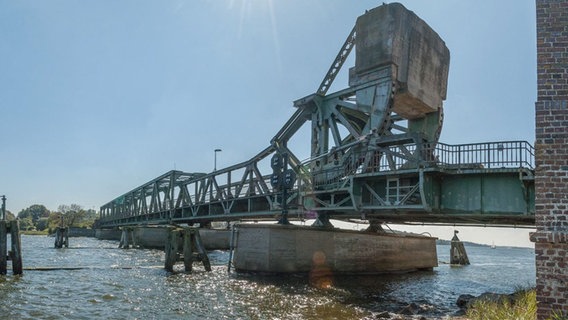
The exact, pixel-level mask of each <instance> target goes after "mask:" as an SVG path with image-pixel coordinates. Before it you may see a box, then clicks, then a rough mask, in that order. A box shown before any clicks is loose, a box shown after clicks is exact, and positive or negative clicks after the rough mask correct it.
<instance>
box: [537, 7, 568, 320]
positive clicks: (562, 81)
mask: <svg viewBox="0 0 568 320" xmlns="http://www.w3.org/2000/svg"><path fill="white" fill-rule="evenodd" d="M536 17H537V21H536V22H537V54H538V61H537V75H538V98H537V99H538V100H537V102H536V104H535V110H536V145H535V147H536V155H535V158H536V159H535V161H536V172H535V188H536V196H535V209H536V232H535V233H533V234H532V235H531V241H533V242H534V243H535V254H536V295H537V302H538V311H537V318H538V319H548V318H550V317H551V316H552V315H558V314H560V315H562V316H568V290H566V287H567V286H568V274H567V273H566V267H567V266H568V261H567V260H568V258H567V257H566V252H568V198H567V197H566V190H568V124H567V122H568V76H567V74H568V40H567V39H568V28H566V24H567V21H568V1H566V0H536ZM562 316H561V317H562Z"/></svg>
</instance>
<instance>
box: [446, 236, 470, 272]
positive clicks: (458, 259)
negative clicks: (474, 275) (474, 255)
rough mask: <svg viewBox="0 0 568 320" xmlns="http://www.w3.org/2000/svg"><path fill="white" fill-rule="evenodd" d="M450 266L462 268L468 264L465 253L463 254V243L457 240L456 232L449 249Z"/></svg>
mask: <svg viewBox="0 0 568 320" xmlns="http://www.w3.org/2000/svg"><path fill="white" fill-rule="evenodd" d="M450 264H454V265H462V266H463V265H468V264H469V258H468V257H467V252H465V247H464V245H463V242H461V241H460V239H459V238H458V231H457V230H455V231H454V237H453V238H452V244H451V247H450Z"/></svg>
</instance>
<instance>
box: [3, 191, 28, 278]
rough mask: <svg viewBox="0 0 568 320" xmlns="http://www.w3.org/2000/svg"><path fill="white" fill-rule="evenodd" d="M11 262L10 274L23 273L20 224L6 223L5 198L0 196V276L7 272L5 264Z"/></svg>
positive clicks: (14, 222)
mask: <svg viewBox="0 0 568 320" xmlns="http://www.w3.org/2000/svg"><path fill="white" fill-rule="evenodd" d="M8 233H10V237H11V241H10V242H11V244H12V245H11V250H10V252H9V253H8ZM8 259H9V260H12V273H13V274H14V275H20V274H22V273H23V266H22V241H21V239H20V224H19V222H18V221H17V220H14V221H6V196H2V212H0V275H5V274H6V273H7V271H8V266H7V262H8Z"/></svg>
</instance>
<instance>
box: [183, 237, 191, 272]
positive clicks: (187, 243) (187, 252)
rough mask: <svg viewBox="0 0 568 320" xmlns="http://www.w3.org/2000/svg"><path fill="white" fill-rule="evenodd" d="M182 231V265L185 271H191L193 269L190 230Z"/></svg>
mask: <svg viewBox="0 0 568 320" xmlns="http://www.w3.org/2000/svg"><path fill="white" fill-rule="evenodd" d="M185 231H186V232H184V233H183V265H184V267H185V272H191V271H192V269H193V241H191V240H192V239H191V238H192V234H191V232H187V231H188V229H186V230H185Z"/></svg>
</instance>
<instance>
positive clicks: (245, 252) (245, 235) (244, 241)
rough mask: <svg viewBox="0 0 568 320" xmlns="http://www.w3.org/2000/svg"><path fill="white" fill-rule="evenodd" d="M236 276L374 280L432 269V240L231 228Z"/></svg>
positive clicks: (384, 234) (400, 235) (261, 227)
mask: <svg viewBox="0 0 568 320" xmlns="http://www.w3.org/2000/svg"><path fill="white" fill-rule="evenodd" d="M235 228H236V234H235V239H234V243H235V249H234V258H233V265H234V267H235V270H237V271H238V272H239V271H240V272H267V273H314V272H315V271H317V272H323V271H326V272H329V273H332V274H377V273H389V272H409V271H416V270H430V269H432V268H433V267H437V266H438V259H437V253H436V238H432V237H426V236H421V235H416V234H408V233H392V232H381V233H369V232H361V231H350V230H339V229H333V230H326V229H320V228H313V227H302V226H294V225H274V224H238V225H236V226H235Z"/></svg>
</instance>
